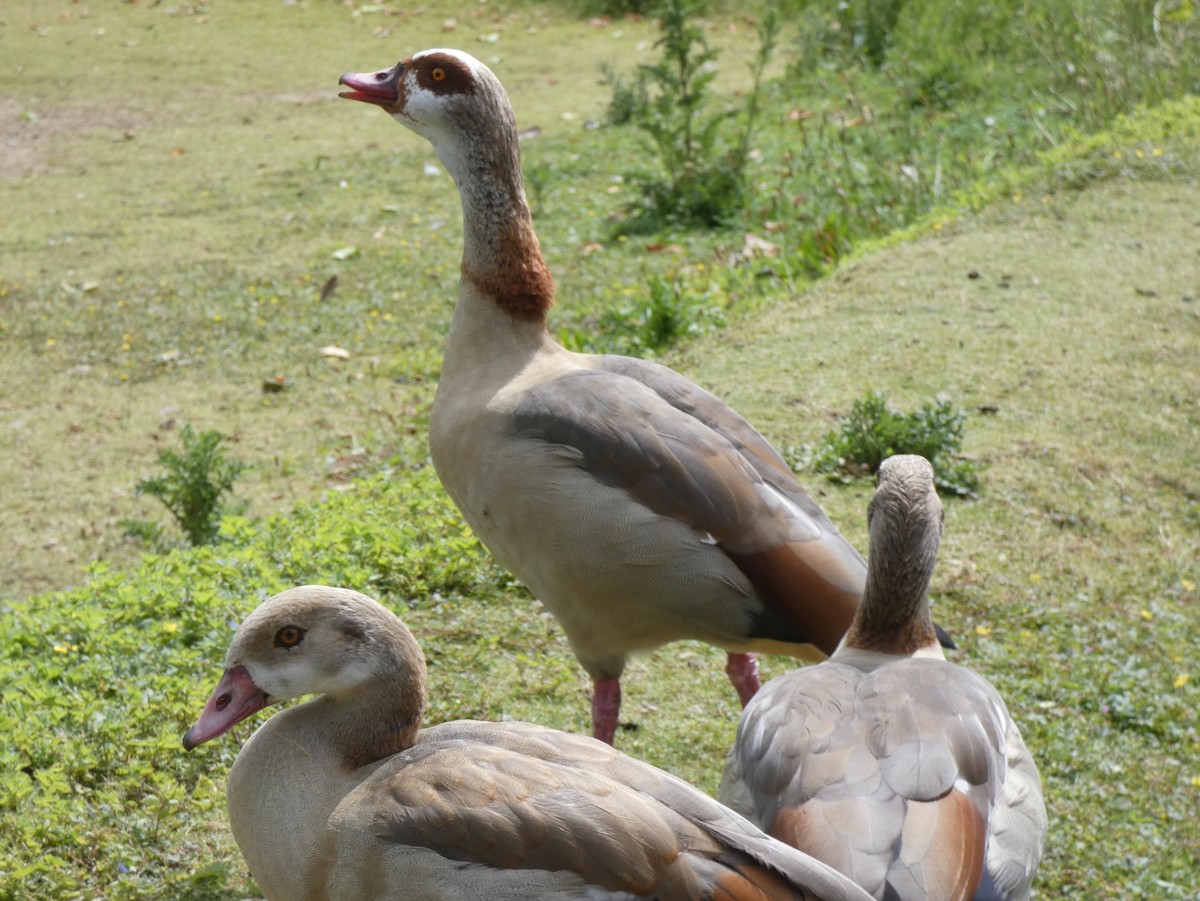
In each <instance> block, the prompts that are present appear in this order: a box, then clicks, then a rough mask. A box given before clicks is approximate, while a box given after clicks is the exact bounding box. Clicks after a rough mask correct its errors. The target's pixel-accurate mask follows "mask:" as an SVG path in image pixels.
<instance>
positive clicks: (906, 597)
mask: <svg viewBox="0 0 1200 901" xmlns="http://www.w3.org/2000/svg"><path fill="white" fill-rule="evenodd" d="M944 517H945V513H944V511H943V509H942V502H941V500H940V499H939V498H938V495H937V488H936V487H935V485H934V472H933V466H931V465H930V463H929V461H928V460H926V459H925V458H924V457H920V456H917V455H915V454H898V455H896V456H892V457H889V458H888V459H886V460H884V461H883V463H882V465H881V466H880V467H879V475H878V479H877V483H876V488H875V494H874V496H873V497H872V498H871V501H870V504H868V506H867V531H868V534H869V536H870V551H869V553H868V556H867V583H866V588H865V589H864V591H863V598H862V601H861V603H860V604H859V606H858V610H857V612H856V613H855V618H854V622H853V624H852V625H851V627H850V630H849V632H848V633H847V635H846V641H845V644H846V645H847V646H851V647H858V648H863V649H866V650H872V651H883V652H886V653H892V654H904V655H907V654H911V653H913V652H914V651H917V650H918V649H921V648H925V647H930V646H932V647H936V646H937V644H938V639H937V634H936V632H935V631H934V625H933V617H932V615H931V614H930V612H929V583H930V581H931V580H932V578H933V569H934V566H935V565H936V563H937V553H938V545H939V543H940V541H941V537H942V524H943V520H944Z"/></svg>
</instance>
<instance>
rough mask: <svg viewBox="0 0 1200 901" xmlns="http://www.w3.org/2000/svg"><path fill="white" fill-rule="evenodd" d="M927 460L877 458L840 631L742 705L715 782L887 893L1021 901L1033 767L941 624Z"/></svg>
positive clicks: (1039, 830) (1027, 881)
mask: <svg viewBox="0 0 1200 901" xmlns="http://www.w3.org/2000/svg"><path fill="white" fill-rule="evenodd" d="M933 476H934V473H933V468H932V467H931V466H930V464H929V463H928V461H926V460H925V458H923V457H918V456H894V457H890V458H889V459H887V460H885V461H884V463H883V465H882V466H881V467H880V470H879V481H878V486H877V488H876V491H875V495H874V497H873V498H872V499H871V502H870V505H869V508H868V513H867V519H868V528H869V533H870V549H869V553H868V557H867V584H866V590H865V593H864V595H863V599H862V602H861V603H860V605H859V608H858V611H857V613H856V615H855V618H854V622H853V624H852V625H851V627H850V630H849V632H848V633H847V635H846V638H845V641H844V643H843V644H842V646H841V647H840V648H839V649H838V650H837V651H836V652H835V653H834V654H833V655H832V656H831V657H830V659H829V660H828V661H825V662H823V663H819V664H817V665H816V666H811V667H806V668H804V669H801V670H794V671H792V672H789V673H786V674H784V675H782V676H779V677H777V678H775V679H772V680H771V681H770V682H768V683H767V684H766V685H764V686H763V688H762V691H760V692H759V693H758V695H757V696H756V697H755V698H754V700H753V701H751V703H750V704H749V705H747V707H746V709H745V710H744V711H743V712H742V717H741V720H740V722H739V724H738V731H737V739H736V742H735V745H734V747H733V749H732V751H731V752H730V754H729V758H728V761H727V764H726V770H725V774H724V779H723V781H722V785H721V790H720V797H721V799H722V800H723V801H724V802H725V803H727V804H729V805H730V806H731V807H733V808H734V809H735V810H738V811H739V812H741V813H744V814H745V815H746V816H747V817H749V819H750V820H751V821H753V822H755V823H756V824H758V825H759V826H761V827H762V828H763V829H765V830H766V831H767V832H768V833H770V834H771V835H773V836H775V837H777V838H779V839H781V840H783V841H785V842H787V843H788V844H791V845H793V846H794V847H796V848H799V849H802V850H804V851H807V852H808V853H810V854H812V855H813V856H814V857H817V858H819V859H820V860H823V861H825V862H826V863H828V864H830V865H831V866H833V867H835V868H836V869H837V870H839V871H840V872H842V873H844V874H846V875H847V876H849V877H850V878H851V879H853V880H854V881H855V882H857V883H858V884H859V885H861V886H863V887H864V888H865V889H866V890H867V891H868V892H870V893H871V895H872V896H873V897H875V898H876V899H880V901H883V899H887V901H925V899H932V898H936V899H945V901H968V899H974V901H1015V899H1023V898H1028V897H1029V896H1030V888H1031V885H1032V883H1033V878H1034V875H1035V873H1036V870H1037V865H1038V861H1039V859H1040V857H1041V851H1042V844H1043V841H1044V840H1045V835H1046V810H1045V806H1044V804H1043V801H1042V790H1041V782H1040V779H1039V776H1038V771H1037V766H1036V765H1035V763H1034V761H1033V758H1032V756H1031V755H1030V753H1029V750H1028V748H1026V746H1025V743H1024V741H1023V740H1022V738H1021V733H1020V731H1019V730H1018V728H1017V725H1016V723H1015V722H1014V721H1013V719H1012V717H1011V716H1010V715H1009V712H1008V708H1007V707H1006V706H1005V704H1004V701H1003V700H1002V699H1001V697H1000V695H999V694H998V693H997V692H996V690H995V688H993V687H992V685H991V684H990V683H989V682H988V681H987V680H986V679H984V678H983V677H982V676H980V675H978V674H977V673H975V672H973V671H971V670H969V669H966V668H965V667H962V666H958V665H956V664H953V663H950V662H949V661H947V660H946V659H945V658H944V656H943V654H942V650H941V647H940V646H939V644H938V641H937V638H936V637H935V634H934V627H933V621H932V619H931V617H930V613H929V597H928V592H929V583H930V579H931V578H932V575H933V569H934V563H935V561H936V558H937V551H938V543H939V541H940V538H941V532H942V517H943V512H942V505H941V502H940V501H939V499H938V496H937V491H936V490H935V488H934V481H933Z"/></svg>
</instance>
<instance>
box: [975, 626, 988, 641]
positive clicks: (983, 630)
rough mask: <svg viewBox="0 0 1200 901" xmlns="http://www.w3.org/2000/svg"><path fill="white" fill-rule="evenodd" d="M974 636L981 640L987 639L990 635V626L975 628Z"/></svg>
mask: <svg viewBox="0 0 1200 901" xmlns="http://www.w3.org/2000/svg"><path fill="white" fill-rule="evenodd" d="M975 634H976V635H978V636H980V637H981V638H987V637H988V636H989V635H991V634H992V627H991V626H976V627H975Z"/></svg>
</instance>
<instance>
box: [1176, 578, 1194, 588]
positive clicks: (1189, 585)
mask: <svg viewBox="0 0 1200 901" xmlns="http://www.w3.org/2000/svg"><path fill="white" fill-rule="evenodd" d="M1179 584H1180V585H1182V586H1183V590H1184V591H1195V590H1196V583H1195V582H1193V581H1192V580H1191V579H1184V580H1183V581H1182V582H1180V583H1179Z"/></svg>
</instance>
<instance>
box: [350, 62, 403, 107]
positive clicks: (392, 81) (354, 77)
mask: <svg viewBox="0 0 1200 901" xmlns="http://www.w3.org/2000/svg"><path fill="white" fill-rule="evenodd" d="M403 74H404V66H403V65H402V64H401V63H396V65H394V66H392V68H390V69H381V70H380V71H378V72H347V73H346V74H345V75H343V76H342V77H341V78H339V79H338V84H344V85H345V86H346V87H348V88H350V90H349V91H342V92H341V93H340V94H338V96H339V97H345V98H346V99H347V100H360V101H362V102H363V103H374V104H375V105H376V106H382V107H383V108H384V109H390V108H391V107H394V106H395V105H396V103H397V102H398V101H399V100H400V76H401V75H403Z"/></svg>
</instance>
